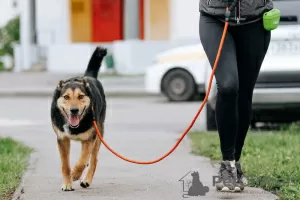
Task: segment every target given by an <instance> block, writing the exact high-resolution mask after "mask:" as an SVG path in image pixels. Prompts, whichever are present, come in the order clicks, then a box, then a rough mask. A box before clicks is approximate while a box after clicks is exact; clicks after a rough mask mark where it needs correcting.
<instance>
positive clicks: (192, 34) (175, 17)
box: [170, 0, 200, 40]
mask: <svg viewBox="0 0 300 200" xmlns="http://www.w3.org/2000/svg"><path fill="white" fill-rule="evenodd" d="M170 1H171V4H170V6H171V7H172V8H171V14H170V15H171V16H170V27H171V31H170V40H178V39H198V38H199V16H200V13H199V1H200V0H170Z"/></svg>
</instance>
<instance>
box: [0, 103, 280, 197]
mask: <svg viewBox="0 0 300 200" xmlns="http://www.w3.org/2000/svg"><path fill="white" fill-rule="evenodd" d="M49 104H50V99H46V98H42V99H37V98H34V99H28V98H26V99H22V98H15V99H9V98H4V99H0V110H1V113H0V118H11V119H26V120H30V121H32V125H28V126H24V125H23V126H17V125H16V126H14V127H1V132H0V135H1V136H10V137H13V138H15V139H18V140H20V141H23V142H24V143H25V144H27V145H30V146H32V147H34V148H35V149H36V153H35V154H34V155H35V158H36V160H35V162H34V163H33V164H34V165H32V166H31V167H30V168H29V171H28V173H27V176H25V178H24V179H23V185H22V186H21V188H20V189H19V190H18V191H20V193H17V194H16V196H15V197H16V199H18V200H41V199H42V200H51V199H57V200H69V199H72V200H82V199H89V200H99V199H101V200H141V199H143V200H154V199H155V200H180V199H184V198H183V197H182V195H183V194H185V193H186V191H187V189H186V184H187V183H188V182H189V181H190V180H191V173H190V172H191V171H197V172H198V173H199V175H200V181H201V182H202V184H203V185H204V186H208V188H209V191H208V192H207V193H206V194H205V196H200V197H199V196H198V197H196V199H204V200H216V199H239V200H275V199H276V196H274V195H272V194H270V193H268V192H265V191H263V190H261V189H254V188H246V190H245V192H243V193H239V194H238V193H232V194H231V193H227V194H226V193H218V192H216V191H215V188H214V186H213V184H212V179H213V176H216V175H217V169H216V168H214V167H213V166H212V164H211V162H210V160H209V159H207V158H204V157H200V156H194V155H192V154H191V153H190V151H191V149H190V142H189V140H188V138H186V139H185V140H184V141H183V142H182V143H181V144H180V146H179V147H178V148H177V149H176V151H174V153H173V154H171V155H170V156H169V157H168V158H166V159H165V160H163V161H161V162H159V163H157V164H155V165H147V166H145V165H134V164H131V163H127V162H125V161H123V160H120V159H119V158H117V157H116V156H114V155H113V154H112V153H111V152H109V151H108V150H107V149H106V148H105V147H104V146H102V147H101V150H100V153H99V162H98V167H97V171H96V173H95V177H94V181H93V183H92V185H91V186H90V187H89V188H87V189H83V188H81V187H80V186H79V182H78V181H77V182H74V183H73V187H74V189H75V191H73V192H63V191H61V189H60V188H61V184H62V177H61V172H60V170H61V169H60V159H59V153H58V149H57V145H56V137H55V134H54V132H53V130H52V128H51V125H50V119H49V109H50V108H49ZM24 105H27V106H24ZM12 106H13V107H14V109H13V110H12V109H11V107H12ZM198 106H199V104H198V103H181V104H176V103H174V104H172V103H165V102H163V101H160V100H153V99H146V98H145V99H134V98H133V99H116V98H113V99H108V110H107V120H106V125H105V140H106V141H107V143H108V144H110V146H111V147H112V148H113V149H115V150H116V151H118V152H119V153H121V154H122V155H124V156H128V157H130V158H132V159H136V160H143V161H144V160H153V159H156V158H158V157H160V156H161V155H163V154H164V153H166V152H167V151H168V150H169V149H170V148H171V147H172V146H173V145H174V144H175V143H176V141H177V139H178V137H179V135H180V134H181V132H182V131H183V130H184V129H185V128H186V126H187V124H188V123H189V122H190V120H191V119H192V116H193V115H194V113H195V111H196V109H197V108H198ZM33 108H34V109H33ZM28 113H30V115H28ZM174 113H180V115H179V114H178V115H177V114H175V115H174ZM203 115H205V113H201V115H200V117H201V116H202V117H203ZM79 153H80V145H79V144H78V143H75V142H72V146H71V165H72V166H73V165H74V163H75V162H76V160H77V159H78V156H79ZM185 175H187V176H185ZM183 177H184V178H183ZM182 178H183V180H184V181H185V182H184V185H183V182H181V181H179V180H180V179H182ZM184 188H185V189H184ZM16 199H14V200H16Z"/></svg>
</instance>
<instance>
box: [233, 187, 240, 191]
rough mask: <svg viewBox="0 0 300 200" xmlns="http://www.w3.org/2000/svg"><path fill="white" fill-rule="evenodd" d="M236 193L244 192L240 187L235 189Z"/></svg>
mask: <svg viewBox="0 0 300 200" xmlns="http://www.w3.org/2000/svg"><path fill="white" fill-rule="evenodd" d="M234 192H242V190H241V188H239V187H235V188H234Z"/></svg>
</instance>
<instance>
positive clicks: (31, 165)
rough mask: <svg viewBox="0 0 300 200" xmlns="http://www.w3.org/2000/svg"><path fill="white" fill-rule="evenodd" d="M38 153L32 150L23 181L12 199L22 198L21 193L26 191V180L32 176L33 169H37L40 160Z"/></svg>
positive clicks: (18, 199)
mask: <svg viewBox="0 0 300 200" xmlns="http://www.w3.org/2000/svg"><path fill="white" fill-rule="evenodd" d="M37 154H38V153H37V152H35V151H34V152H32V153H31V155H30V156H29V163H28V166H27V168H26V170H25V173H24V174H23V176H22V178H21V182H20V185H19V186H18V187H17V189H16V190H15V192H14V194H13V196H12V200H20V199H21V195H22V194H23V193H24V192H25V191H24V186H25V180H26V179H27V178H28V177H30V175H31V174H32V172H33V170H34V169H35V166H36V162H37V160H38V155H37Z"/></svg>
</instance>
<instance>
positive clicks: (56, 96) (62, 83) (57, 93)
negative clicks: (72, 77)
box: [54, 80, 65, 99]
mask: <svg viewBox="0 0 300 200" xmlns="http://www.w3.org/2000/svg"><path fill="white" fill-rule="evenodd" d="M64 83H65V81H63V80H60V81H59V82H58V84H57V86H56V89H55V91H54V98H55V99H57V98H59V96H60V92H61V89H62V87H63V86H64Z"/></svg>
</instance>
